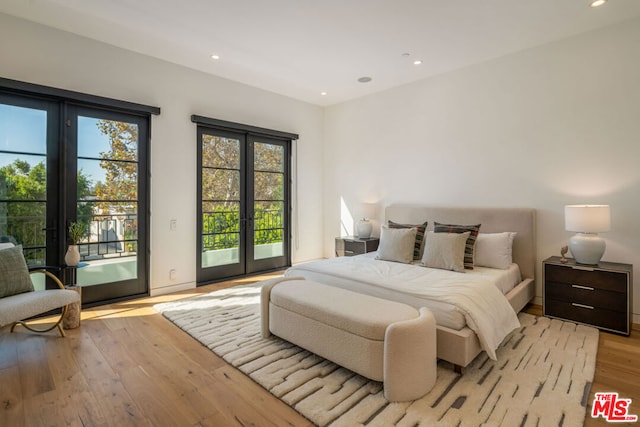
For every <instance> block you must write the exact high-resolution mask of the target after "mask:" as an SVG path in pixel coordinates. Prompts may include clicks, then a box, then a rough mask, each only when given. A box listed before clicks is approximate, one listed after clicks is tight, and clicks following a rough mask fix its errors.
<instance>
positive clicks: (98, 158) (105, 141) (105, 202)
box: [76, 116, 139, 286]
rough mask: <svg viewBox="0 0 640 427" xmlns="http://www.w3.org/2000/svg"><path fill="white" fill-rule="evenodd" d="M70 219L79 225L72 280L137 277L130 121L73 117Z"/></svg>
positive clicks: (133, 127)
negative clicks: (75, 126) (74, 167)
mask: <svg viewBox="0 0 640 427" xmlns="http://www.w3.org/2000/svg"><path fill="white" fill-rule="evenodd" d="M77 123H78V144H77V150H78V154H77V178H76V191H77V194H76V218H77V221H78V222H81V223H83V224H85V227H86V229H87V234H86V236H85V237H84V239H82V240H81V242H80V244H79V247H80V255H81V261H82V262H83V263H84V264H85V266H84V267H83V268H79V269H78V273H77V276H78V282H79V283H81V284H82V285H83V286H89V285H98V284H103V283H111V282H120V281H125V280H132V279H136V278H137V277H138V265H137V264H138V256H137V255H138V140H139V127H138V125H137V124H136V123H127V122H124V121H117V120H108V119H103V118H96V117H84V116H78V117H77Z"/></svg>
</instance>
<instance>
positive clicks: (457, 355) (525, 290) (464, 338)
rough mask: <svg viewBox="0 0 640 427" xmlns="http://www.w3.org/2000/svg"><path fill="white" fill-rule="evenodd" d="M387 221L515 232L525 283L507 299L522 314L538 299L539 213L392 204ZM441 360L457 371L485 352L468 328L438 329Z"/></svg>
mask: <svg viewBox="0 0 640 427" xmlns="http://www.w3.org/2000/svg"><path fill="white" fill-rule="evenodd" d="M384 219H385V222H386V221H387V220H392V221H394V222H400V223H408V224H421V223H423V222H424V221H428V222H429V225H428V227H427V230H433V223H434V222H440V223H446V224H481V227H480V232H481V233H497V232H503V231H515V232H517V233H518V234H517V235H516V237H515V239H514V241H513V262H515V263H517V264H518V266H519V267H520V272H521V275H522V282H520V283H519V284H518V285H517V286H516V287H515V288H513V289H512V290H511V291H510V292H509V293H508V294H507V295H506V296H507V299H508V300H509V302H510V303H511V306H512V307H513V309H514V310H515V311H516V313H517V312H520V311H521V310H522V309H523V308H524V306H525V305H527V303H528V302H529V301H531V300H532V299H533V298H534V297H535V280H534V272H535V259H536V248H535V210H533V209H528V208H490V207H479V208H466V207H431V206H418V205H390V206H388V207H387V208H386V209H385V218H384ZM437 342H438V358H440V359H443V360H446V361H449V362H451V363H453V364H454V366H456V369H460V368H462V367H465V366H467V365H468V364H469V363H471V361H472V360H473V359H475V357H476V356H477V355H478V354H479V353H480V352H481V351H482V348H481V347H480V343H479V341H478V337H477V336H476V334H475V333H474V332H473V331H472V330H471V329H469V328H468V327H465V328H463V329H461V330H459V331H456V330H454V329H450V328H447V327H443V326H438V327H437Z"/></svg>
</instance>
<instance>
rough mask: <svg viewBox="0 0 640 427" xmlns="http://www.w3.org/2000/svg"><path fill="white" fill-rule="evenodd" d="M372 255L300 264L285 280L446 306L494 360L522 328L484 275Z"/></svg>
mask: <svg viewBox="0 0 640 427" xmlns="http://www.w3.org/2000/svg"><path fill="white" fill-rule="evenodd" d="M372 256H373V254H367V255H362V256H355V257H339V258H331V259H326V260H322V261H316V262H309V263H305V264H299V265H296V266H295V267H292V268H290V269H289V270H287V272H286V273H285V275H286V276H303V275H304V272H305V271H311V272H318V273H323V274H327V275H331V276H337V277H342V278H346V279H350V280H356V281H358V282H362V283H368V284H370V285H372V286H380V287H383V288H388V289H393V290H396V291H399V292H403V293H408V294H411V295H415V296H417V297H420V298H424V299H431V300H435V301H442V302H447V303H450V304H452V305H454V306H455V307H457V308H458V309H459V310H460V311H461V312H462V313H463V314H464V317H465V319H466V322H467V326H469V328H471V330H473V331H474V332H475V333H476V334H477V335H478V338H479V340H480V345H481V346H482V348H483V349H484V350H485V351H486V352H487V354H488V355H489V357H490V358H491V359H493V360H496V353H495V350H496V348H497V347H498V346H499V345H500V343H501V342H502V340H504V338H505V337H506V336H507V335H508V334H509V333H510V332H511V331H513V330H514V329H516V328H518V327H520V322H519V321H518V317H517V316H516V313H515V312H514V311H513V308H512V307H511V305H510V304H509V302H508V301H507V299H506V297H505V296H504V295H503V294H502V292H501V291H500V290H499V289H498V288H497V287H496V286H495V285H494V284H493V283H492V282H491V281H490V279H488V278H487V277H486V276H485V275H483V274H474V273H473V272H470V273H456V272H451V271H445V270H438V269H433V268H426V267H421V266H417V265H410V264H400V263H395V262H388V261H380V260H375V259H373V257H372Z"/></svg>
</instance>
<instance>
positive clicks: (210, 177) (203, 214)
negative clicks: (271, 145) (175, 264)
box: [198, 131, 245, 282]
mask: <svg viewBox="0 0 640 427" xmlns="http://www.w3.org/2000/svg"><path fill="white" fill-rule="evenodd" d="M243 144H244V141H243V138H242V136H240V135H235V134H232V133H226V132H213V131H201V132H200V152H199V156H200V165H201V168H200V179H199V181H200V182H199V193H200V203H201V206H200V215H199V216H200V221H199V224H198V229H199V234H200V242H199V251H198V255H199V265H198V282H206V281H211V280H214V279H217V278H219V277H226V276H233V275H239V274H242V273H243V272H244V259H245V256H244V249H243V247H242V246H243V245H242V241H243V239H244V237H243V236H244V232H245V220H244V218H245V216H244V214H243V209H244V204H243V201H242V195H243V193H244V192H243V185H244V178H243V176H242V165H243V160H242V156H243V153H244V149H243Z"/></svg>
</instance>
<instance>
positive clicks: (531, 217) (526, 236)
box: [384, 205, 536, 279]
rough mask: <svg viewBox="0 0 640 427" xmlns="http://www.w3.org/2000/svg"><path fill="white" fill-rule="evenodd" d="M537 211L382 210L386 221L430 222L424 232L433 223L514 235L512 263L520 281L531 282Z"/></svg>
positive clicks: (410, 207)
mask: <svg viewBox="0 0 640 427" xmlns="http://www.w3.org/2000/svg"><path fill="white" fill-rule="evenodd" d="M535 214H536V211H535V210H534V209H528V208H487V207H478V208H472V207H434V206H419V205H390V206H387V207H386V208H385V217H384V220H385V222H386V221H387V220H391V221H395V222H401V223H408V224H421V223H423V222H425V221H428V222H429V225H428V226H427V230H433V223H434V221H435V222H440V223H445V224H465V225H471V224H482V225H481V226H480V232H481V233H498V232H501V231H515V232H517V233H518V234H517V235H516V237H515V239H514V241H513V262H515V263H516V264H518V266H520V272H521V273H522V278H523V279H524V278H532V279H533V278H534V277H535V274H534V273H535V270H536V244H535V242H536V217H535Z"/></svg>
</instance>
